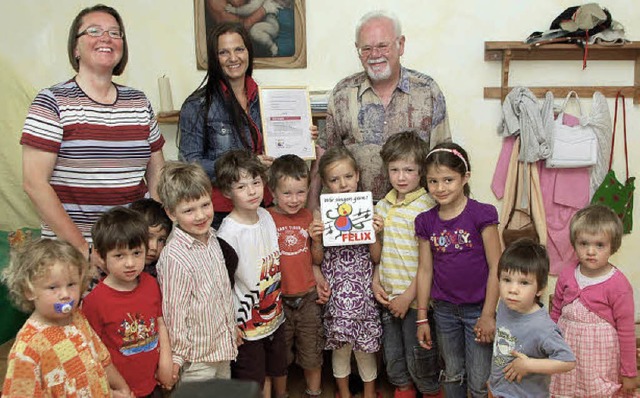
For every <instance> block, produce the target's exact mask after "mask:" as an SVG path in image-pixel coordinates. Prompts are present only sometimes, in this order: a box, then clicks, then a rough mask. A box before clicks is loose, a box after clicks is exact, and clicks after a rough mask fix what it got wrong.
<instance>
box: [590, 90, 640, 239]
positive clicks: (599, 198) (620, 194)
mask: <svg viewBox="0 0 640 398" xmlns="http://www.w3.org/2000/svg"><path fill="white" fill-rule="evenodd" d="M618 98H621V99H622V127H623V133H624V161H625V166H626V172H627V174H626V177H627V178H626V180H625V183H624V184H622V183H621V182H620V181H618V179H617V178H616V173H615V171H613V170H612V169H611V165H612V164H613V150H614V148H615V140H616V125H617V121H618ZM614 112H615V114H614V116H613V134H612V135H611V155H610V156H609V172H608V173H607V175H606V176H605V177H604V180H603V181H602V183H601V184H600V186H599V187H598V189H597V190H596V192H595V193H594V194H593V198H591V204H601V205H605V206H607V207H609V208H611V209H612V210H613V211H615V213H616V214H617V215H618V217H620V219H621V220H622V226H623V231H624V233H625V234H628V233H631V229H632V228H633V193H634V190H635V185H634V181H635V179H636V178H635V177H629V154H628V152H627V109H626V106H625V103H624V95H622V93H620V92H618V94H616V106H615V111H614Z"/></svg>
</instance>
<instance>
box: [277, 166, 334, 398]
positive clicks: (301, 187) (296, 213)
mask: <svg viewBox="0 0 640 398" xmlns="http://www.w3.org/2000/svg"><path fill="white" fill-rule="evenodd" d="M269 189H270V190H271V194H272V196H273V198H274V203H275V206H273V207H270V208H269V209H268V210H269V213H271V216H272V217H273V221H274V222H275V224H276V228H277V230H278V244H279V247H280V271H281V273H282V286H281V287H282V301H283V303H284V305H283V309H284V313H285V322H284V331H285V342H286V347H287V356H288V358H287V363H288V364H289V365H290V364H291V363H292V362H293V360H294V351H293V349H294V343H295V361H296V363H297V364H298V365H299V366H300V367H301V368H302V369H303V370H304V376H305V380H306V383H307V389H306V391H305V394H306V396H307V397H318V396H320V395H321V394H322V390H321V375H322V346H323V345H324V339H323V336H322V307H321V306H320V305H319V304H318V303H317V302H316V300H318V297H319V295H318V292H317V291H316V279H318V281H320V284H319V285H322V284H323V282H324V278H323V277H322V273H321V272H319V269H318V267H313V262H312V255H311V239H310V238H309V231H308V229H309V226H310V225H311V223H312V221H313V214H311V212H310V211H309V210H307V209H306V208H305V204H306V203H307V195H308V193H309V169H308V168H307V164H306V163H305V162H304V160H302V159H301V158H300V157H298V156H296V155H284V156H281V157H279V158H277V159H276V160H275V161H274V162H273V164H271V167H269ZM314 271H316V274H315V275H314Z"/></svg>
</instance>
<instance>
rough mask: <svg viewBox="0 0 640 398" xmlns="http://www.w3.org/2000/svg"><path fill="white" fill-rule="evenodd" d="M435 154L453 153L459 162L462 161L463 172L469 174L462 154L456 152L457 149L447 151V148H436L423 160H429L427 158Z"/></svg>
mask: <svg viewBox="0 0 640 398" xmlns="http://www.w3.org/2000/svg"><path fill="white" fill-rule="evenodd" d="M436 152H449V153H453V154H454V155H456V156H457V157H459V158H460V160H462V163H464V171H465V172H469V165H468V164H467V161H466V160H465V159H464V156H462V154H461V153H460V152H458V150H457V149H449V148H436V149H434V150H432V151H431V152H429V153H428V154H427V157H426V158H425V160H427V159H429V156H431V155H432V154H434V153H436Z"/></svg>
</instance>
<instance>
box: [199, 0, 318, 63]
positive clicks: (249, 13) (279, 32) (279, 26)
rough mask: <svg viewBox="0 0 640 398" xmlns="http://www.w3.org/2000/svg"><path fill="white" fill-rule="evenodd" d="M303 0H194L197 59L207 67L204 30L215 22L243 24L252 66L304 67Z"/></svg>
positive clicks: (205, 33) (205, 31)
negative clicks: (251, 49) (250, 52)
mask: <svg viewBox="0 0 640 398" xmlns="http://www.w3.org/2000/svg"><path fill="white" fill-rule="evenodd" d="M304 2H305V0H194V10H195V34H196V60H197V66H198V69H205V70H206V69H207V36H208V35H207V32H209V31H210V30H211V29H212V28H213V27H214V26H215V25H216V24H217V23H221V22H226V21H237V22H241V23H242V24H244V26H245V27H246V28H247V30H248V32H249V37H251V42H252V43H253V49H254V54H255V57H254V64H253V66H254V68H306V66H307V38H306V26H305V25H306V20H305V4H304Z"/></svg>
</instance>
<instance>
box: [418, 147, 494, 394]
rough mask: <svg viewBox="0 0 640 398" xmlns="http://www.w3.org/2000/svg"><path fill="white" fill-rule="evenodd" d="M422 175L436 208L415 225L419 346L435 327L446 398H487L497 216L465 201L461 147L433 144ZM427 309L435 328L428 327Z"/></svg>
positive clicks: (427, 343) (467, 171) (466, 167)
mask: <svg viewBox="0 0 640 398" xmlns="http://www.w3.org/2000/svg"><path fill="white" fill-rule="evenodd" d="M426 170H427V191H428V192H429V194H430V195H431V196H432V197H433V199H434V200H435V201H436V203H437V205H436V206H435V207H433V208H432V209H430V210H428V211H426V212H423V213H421V214H420V215H418V217H417V218H416V221H415V228H416V236H417V237H418V241H419V265H418V273H417V290H418V292H417V295H418V317H417V321H416V323H417V325H418V341H419V342H420V345H421V346H423V347H425V348H428V349H429V348H431V347H432V341H431V331H430V327H435V328H436V337H437V339H438V345H439V347H440V350H441V353H442V356H443V358H444V362H445V369H446V370H445V373H444V376H445V377H444V380H443V386H444V392H445V395H446V396H447V397H454V398H457V397H467V389H468V390H469V392H470V393H471V396H472V397H486V396H487V379H488V378H489V372H490V370H491V353H492V345H491V342H492V341H493V336H494V333H495V322H496V320H495V309H496V303H497V301H498V278H497V272H496V269H497V267H498V260H499V258H500V254H501V247H500V241H499V238H498V228H497V225H498V212H497V210H496V208H495V207H494V206H492V205H490V204H485V203H480V202H478V201H476V200H474V199H471V198H469V193H470V189H469V178H470V176H471V165H470V163H469V158H468V156H467V153H466V152H465V150H464V149H462V148H461V147H460V146H459V145H457V144H453V143H443V144H440V145H437V146H435V147H434V149H433V150H432V151H431V152H429V154H428V155H427V157H426ZM429 305H431V306H432V307H433V309H434V320H435V325H429V322H428V318H427V310H428V308H429Z"/></svg>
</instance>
